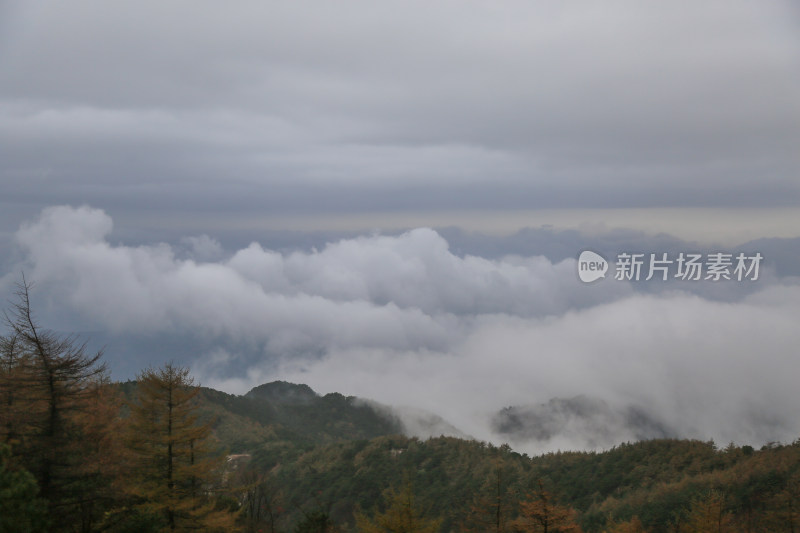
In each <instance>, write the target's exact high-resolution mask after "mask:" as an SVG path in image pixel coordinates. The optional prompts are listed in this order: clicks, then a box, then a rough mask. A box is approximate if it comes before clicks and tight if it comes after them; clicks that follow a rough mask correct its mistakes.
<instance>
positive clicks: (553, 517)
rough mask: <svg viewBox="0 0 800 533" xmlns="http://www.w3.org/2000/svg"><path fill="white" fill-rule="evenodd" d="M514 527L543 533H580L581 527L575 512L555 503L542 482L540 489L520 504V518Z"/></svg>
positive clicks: (540, 482) (514, 523)
mask: <svg viewBox="0 0 800 533" xmlns="http://www.w3.org/2000/svg"><path fill="white" fill-rule="evenodd" d="M512 525H513V526H514V527H515V528H516V530H517V531H525V532H528V531H530V532H539V531H541V532H542V533H578V532H580V530H581V529H580V527H579V526H578V525H577V524H576V523H575V511H574V510H572V509H570V508H569V507H563V506H561V505H558V504H556V503H555V501H553V497H552V495H551V494H550V493H549V492H547V491H546V490H544V485H543V484H542V481H541V480H539V488H538V490H537V491H536V492H534V493H532V494H529V495H528V499H527V500H525V501H523V502H521V503H520V512H519V517H518V518H517V519H516V520H514V522H513V523H512Z"/></svg>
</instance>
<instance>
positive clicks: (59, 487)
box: [0, 276, 116, 532]
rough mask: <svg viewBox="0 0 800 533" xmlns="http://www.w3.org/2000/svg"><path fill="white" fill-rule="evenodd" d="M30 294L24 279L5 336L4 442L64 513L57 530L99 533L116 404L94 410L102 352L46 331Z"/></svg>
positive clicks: (0, 375) (0, 401)
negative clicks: (108, 443)
mask: <svg viewBox="0 0 800 533" xmlns="http://www.w3.org/2000/svg"><path fill="white" fill-rule="evenodd" d="M30 291H31V284H30V283H28V282H27V281H26V280H25V278H24V276H23V279H22V282H21V283H19V284H18V285H17V290H16V293H15V296H16V300H15V301H14V302H13V303H12V306H11V308H10V310H9V311H7V312H6V313H5V321H6V325H7V327H8V333H7V334H6V335H5V336H3V337H2V338H0V442H5V443H6V444H8V445H10V446H11V460H12V461H14V462H16V463H18V464H19V465H20V466H21V467H23V468H24V469H26V470H27V471H29V472H30V473H31V474H32V475H33V476H34V479H35V480H36V483H37V485H38V489H39V495H40V497H41V498H42V499H44V500H45V501H46V502H47V504H48V509H49V513H50V514H51V515H52V516H57V517H58V518H59V520H57V521H54V522H53V525H52V529H51V530H52V531H61V530H70V531H82V532H90V531H95V530H97V529H98V528H99V527H100V526H99V524H98V522H99V520H100V518H101V516H102V514H103V511H104V509H105V508H106V507H107V503H108V497H109V492H108V491H107V490H106V487H107V484H108V483H109V478H108V476H107V475H106V473H105V472H103V471H102V470H101V469H100V468H98V465H99V464H100V463H101V461H100V457H101V455H102V454H103V453H104V452H105V448H104V445H105V442H106V436H107V430H106V427H107V424H106V422H107V421H108V420H110V419H111V418H113V417H114V416H116V413H114V412H111V411H109V409H108V406H110V405H113V404H112V403H111V402H106V403H105V404H104V407H103V410H102V412H100V411H98V410H97V406H98V402H97V401H96V400H97V398H98V397H99V396H100V395H101V394H103V392H102V391H103V390H104V389H105V387H106V383H107V376H106V371H105V365H104V364H103V363H102V362H101V361H100V359H101V357H102V352H96V353H89V352H88V350H87V348H86V343H85V342H84V343H81V342H78V340H77V339H76V338H75V337H73V336H65V335H59V334H57V333H54V332H52V331H50V330H46V329H44V328H42V327H41V326H40V325H39V323H38V322H37V320H36V318H35V316H34V313H33V310H32V307H31V300H30ZM98 417H99V418H98ZM89 443H91V444H89Z"/></svg>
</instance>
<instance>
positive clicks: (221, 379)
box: [16, 206, 800, 449]
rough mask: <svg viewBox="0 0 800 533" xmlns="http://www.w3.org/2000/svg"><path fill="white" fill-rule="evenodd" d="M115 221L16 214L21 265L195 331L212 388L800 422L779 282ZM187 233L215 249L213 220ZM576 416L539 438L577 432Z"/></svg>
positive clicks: (52, 283) (77, 298) (139, 325)
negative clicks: (730, 289) (289, 385)
mask: <svg viewBox="0 0 800 533" xmlns="http://www.w3.org/2000/svg"><path fill="white" fill-rule="evenodd" d="M111 230H112V221H111V219H110V217H108V216H107V215H106V214H105V213H104V212H102V211H100V210H97V209H91V208H88V207H81V208H77V209H76V208H71V207H66V206H62V207H53V208H48V209H46V210H45V211H43V212H42V214H41V216H40V217H39V218H38V219H37V220H35V221H33V222H31V223H27V224H24V225H23V226H22V227H21V228H20V230H19V231H18V232H17V235H16V240H17V243H18V245H19V246H20V248H21V250H22V253H23V254H24V257H25V261H24V264H23V265H20V266H21V267H24V268H25V269H26V273H27V275H28V277H29V278H30V279H33V280H34V281H35V282H36V283H37V284H38V289H37V290H39V291H41V292H43V293H45V294H46V295H47V298H48V301H50V302H51V305H52V306H53V308H55V309H60V310H61V312H62V314H64V315H74V314H78V315H79V316H81V317H83V320H85V321H87V322H88V324H89V325H91V327H92V328H93V329H103V328H107V329H112V330H114V331H117V332H123V333H152V332H160V333H162V334H163V333H169V334H173V333H174V334H175V335H192V336H194V337H199V338H203V339H206V340H207V342H208V345H209V348H208V350H205V352H206V354H207V355H206V356H205V357H203V358H200V359H199V360H198V361H197V368H198V369H200V372H201V375H200V376H199V377H200V379H201V381H203V383H204V384H207V385H210V386H215V385H216V386H220V387H225V388H227V389H228V390H231V391H234V392H245V390H246V389H247V388H249V387H251V386H254V385H258V384H260V383H262V382H265V381H269V380H272V379H277V378H280V379H288V380H293V381H297V382H303V383H308V384H309V385H311V386H312V387H314V388H315V389H317V390H320V391H322V392H330V391H339V392H343V393H346V394H355V395H359V396H363V397H366V398H373V399H375V400H377V401H380V402H384V403H388V404H395V405H409V406H411V407H413V408H422V409H426V410H428V411H431V412H435V413H437V414H440V415H442V416H443V417H444V418H445V419H446V420H447V421H449V422H451V423H453V424H455V426H456V427H458V428H459V429H461V430H462V431H464V432H465V433H467V434H470V435H473V436H476V437H479V438H495V439H496V438H498V437H497V436H496V435H493V434H492V433H491V429H490V427H489V424H488V421H489V416H490V415H491V413H492V412H493V411H496V410H497V409H500V408H501V407H504V406H508V405H529V404H538V403H542V402H546V401H547V400H549V399H550V398H553V397H561V398H570V397H573V396H577V395H581V394H585V395H588V396H590V397H595V398H600V399H601V400H603V401H605V402H607V403H608V404H609V405H610V406H611V408H613V409H625V408H627V407H629V406H636V407H637V408H640V409H643V410H644V411H645V412H646V413H648V414H649V415H651V416H653V417H655V418H656V419H657V420H658V421H659V422H661V423H663V424H664V425H665V426H666V427H669V428H670V429H671V430H673V431H675V432H677V433H678V434H680V435H682V436H690V437H697V438H715V439H717V440H718V441H720V442H727V441H729V440H737V441H740V442H741V441H744V442H752V443H759V442H765V441H767V440H792V438H793V437H795V436H796V435H797V433H798V432H800V415H798V414H797V410H796V405H797V402H798V400H800V397H798V392H797V387H796V384H795V378H794V376H796V375H797V373H798V371H800V368H798V363H797V362H796V358H795V357H794V353H795V351H796V346H797V344H798V342H799V341H800V334H798V332H797V328H796V324H795V320H793V317H796V316H798V314H800V287H798V286H797V285H796V284H795V285H792V284H791V282H790V280H783V281H781V280H776V281H771V282H770V283H772V285H764V286H763V289H762V290H760V291H759V292H756V293H754V294H750V295H749V296H747V297H744V298H741V299H739V300H738V301H736V302H734V303H730V302H714V301H708V300H705V299H703V298H701V297H698V296H693V295H689V294H683V293H668V294H662V295H659V296H648V295H641V294H636V293H634V292H633V290H632V286H631V285H630V284H627V283H623V282H615V281H605V282H599V283H598V284H592V285H584V284H582V283H580V281H578V279H577V275H576V273H575V262H574V260H571V259H570V260H565V261H562V262H560V263H556V264H553V263H551V262H550V261H549V260H547V259H544V258H542V257H516V256H509V257H504V258H501V259H496V260H488V259H484V258H481V257H475V256H464V257H459V256H456V255H454V254H452V253H451V252H450V251H449V249H448V245H447V242H446V241H445V240H444V239H443V238H442V237H441V236H440V235H439V234H438V233H436V232H435V231H432V230H430V229H424V228H423V229H416V230H413V231H409V232H407V233H404V234H402V235H399V236H395V237H389V236H381V235H372V236H365V237H359V238H354V239H345V240H341V241H338V242H334V243H330V244H328V245H327V246H325V247H324V248H323V249H321V250H319V251H316V250H314V251H311V252H293V253H279V252H276V251H272V250H267V249H264V248H263V247H261V246H260V245H259V244H257V243H253V244H251V245H250V246H249V247H247V248H244V249H241V250H239V251H237V252H235V253H234V254H232V255H230V256H229V257H228V258H227V259H218V260H216V261H213V262H199V261H195V260H190V259H181V258H179V257H178V256H177V255H176V253H175V252H174V250H173V249H172V248H171V247H170V246H168V245H166V244H157V245H151V246H137V247H132V246H126V245H123V244H117V245H113V244H111V243H109V242H108V235H109V233H110V232H111ZM187 242H188V243H193V244H194V245H195V248H196V250H200V251H203V250H206V251H208V250H210V251H212V252H214V253H218V252H219V247H218V245H217V244H216V243H214V241H213V240H211V239H210V238H208V237H205V238H200V239H193V240H192V239H190V240H189V241H187ZM92 328H90V329H92ZM226 345H231V346H233V347H232V348H231V349H227V348H226ZM241 346H249V348H247V349H246V350H245V351H248V352H249V353H248V354H245V353H239V352H238V351H237V350H238V347H241ZM254 353H255V355H253V354H254ZM276 369H277V370H276ZM609 420H612V421H613V420H615V418H614V417H613V416H611V417H610V418H609ZM581 427H582V426H579V427H578V429H577V430H575V429H572V430H571V431H573V434H572V435H557V436H556V437H554V439H553V440H550V441H546V442H540V443H536V444H533V445H530V446H532V448H531V449H542V448H545V449H550V448H552V447H554V446H565V445H567V444H570V445H571V446H574V447H584V446H587V445H589V444H590V443H591V442H592V441H591V439H590V438H589V437H588V436H587V437H586V439H584V440H581V439H582V437H581V435H580V434H579V433H580V430H581ZM626 431H627V429H626V428H624V427H623V426H620V427H618V428H615V429H614V431H612V432H611V434H612V435H613V436H614V437H619V438H620V439H624V438H629V437H630V434H629V433H627V432H626ZM576 432H577V433H576Z"/></svg>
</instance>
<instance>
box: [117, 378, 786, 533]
mask: <svg viewBox="0 0 800 533" xmlns="http://www.w3.org/2000/svg"><path fill="white" fill-rule="evenodd" d="M127 387H130V384H129V385H127ZM200 398H201V405H202V410H201V412H202V413H203V416H204V417H208V419H212V420H214V435H215V436H216V438H217V439H218V440H219V442H220V444H221V445H222V446H224V447H225V448H226V449H227V450H228V452H229V453H236V454H246V455H245V457H249V460H245V462H244V463H242V464H238V465H237V466H236V467H235V468H237V469H238V472H236V475H237V476H238V477H234V478H232V479H240V478H242V476H244V477H246V478H248V479H257V480H258V482H259V484H260V485H259V486H260V487H261V491H262V492H261V493H260V494H261V496H260V497H261V498H262V499H264V501H265V502H266V503H267V504H268V507H269V508H270V509H272V511H271V512H272V515H271V517H272V518H271V520H272V523H273V525H274V527H275V528H276V530H280V531H290V530H292V528H293V527H294V525H296V524H298V523H300V522H302V521H303V520H305V519H306V518H307V517H308V516H311V515H314V516H317V515H325V516H328V517H330V519H332V520H333V522H334V523H335V524H338V525H339V527H341V528H343V530H349V528H350V527H351V526H352V525H353V523H354V515H355V513H356V512H357V510H358V509H361V510H363V511H364V512H366V513H375V512H378V511H379V510H381V509H385V508H386V505H387V502H386V500H385V491H386V490H387V489H390V488H397V487H400V486H402V485H403V483H404V482H409V483H411V484H412V485H413V487H414V493H415V496H416V498H417V502H418V503H419V506H420V510H421V512H423V513H424V514H425V515H426V516H430V517H435V518H438V519H440V520H441V531H466V530H472V531H481V530H482V528H485V527H488V526H486V523H487V522H486V520H487V519H488V518H487V517H489V515H492V513H494V516H499V515H498V506H500V507H499V508H500V509H501V510H502V513H501V514H502V515H503V521H504V523H510V522H511V521H512V520H513V519H515V518H517V515H518V513H519V504H520V502H521V501H524V500H526V499H530V498H532V497H535V495H536V494H537V493H538V492H540V491H541V490H545V491H546V492H547V493H548V494H549V495H551V496H552V498H554V501H555V502H557V503H558V505H560V506H563V507H564V508H569V509H572V511H574V512H575V520H576V522H577V523H579V524H580V526H581V527H582V528H583V530H585V531H613V530H614V529H613V527H612V526H613V524H626V523H627V522H629V521H631V520H633V522H631V523H633V524H636V523H638V522H637V521H641V524H642V526H643V528H644V529H643V530H646V531H655V532H661V531H664V532H666V531H690V530H692V529H691V528H692V527H694V526H690V525H688V524H691V523H694V522H693V521H694V520H698V514H702V512H701V511H702V509H706V510H708V509H709V508H713V509H714V510H713V512H716V513H717V515H718V517H723V518H724V520H725V521H726V523H730V524H731V525H730V528H729V529H724V530H729V531H740V530H741V531H790V530H791V528H792V527H797V525H798V521H797V509H798V501H799V500H798V498H799V497H800V442H796V443H794V444H791V445H770V446H766V447H764V448H763V449H761V450H754V449H752V448H750V447H748V446H745V447H737V446H734V445H730V446H727V447H726V448H724V449H718V448H717V447H716V446H715V445H714V443H712V442H699V441H690V440H678V439H653V440H643V441H640V442H635V443H626V444H621V445H619V446H616V447H614V448H612V449H610V450H608V451H605V452H597V453H596V452H559V453H550V454H546V455H542V456H537V457H528V456H527V455H525V454H519V453H516V452H514V451H513V450H512V449H511V448H510V447H508V446H506V445H504V446H500V447H498V446H494V445H491V444H487V443H484V442H477V441H474V440H467V439H459V438H452V437H439V438H431V439H427V440H421V439H417V438H413V437H408V436H403V435H401V433H402V431H403V426H402V424H401V423H400V422H399V420H398V419H396V418H393V417H392V416H391V415H388V414H387V412H386V410H385V409H375V408H373V407H371V406H370V404H369V403H366V402H364V401H361V400H358V399H356V398H353V397H346V396H343V395H341V394H327V395H324V396H320V395H318V394H316V393H315V392H314V391H313V390H311V389H310V388H309V387H307V386H305V385H295V384H289V383H285V382H274V383H269V384H265V385H261V386H259V387H256V388H254V389H253V390H251V391H250V392H248V393H247V394H245V395H243V396H236V395H230V394H226V393H222V392H219V391H215V390H213V389H208V388H203V389H202V392H201V395H200ZM569 407H570V408H573V407H574V406H569ZM507 414H516V412H515V411H513V410H512V411H510V412H509V413H507ZM600 414H601V415H602V414H603V413H602V412H601V413H600ZM528 416H529V420H527V421H526V425H527V426H530V423H531V420H530V418H531V417H530V414H528ZM583 416H585V417H586V418H587V419H591V411H590V412H588V413H583ZM601 418H602V417H601ZM545 429H546V428H545ZM492 502H495V503H492ZM498 502H499V503H498ZM708 512H712V511H708ZM315 513H316V514H315ZM481 524H484V525H483V526H482V525H481ZM628 525H630V523H627V525H620V526H619V527H627V526H628ZM637 527H638V526H637ZM622 530H623V529H620V531H622Z"/></svg>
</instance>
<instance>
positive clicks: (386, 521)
mask: <svg viewBox="0 0 800 533" xmlns="http://www.w3.org/2000/svg"><path fill="white" fill-rule="evenodd" d="M384 499H385V500H386V502H387V505H388V507H387V509H386V511H385V512H383V513H380V512H379V513H377V514H376V515H375V517H374V518H372V519H370V518H369V517H367V516H365V515H364V514H362V513H357V514H356V530H357V531H359V532H361V533H435V532H437V531H439V528H440V524H441V521H440V520H431V519H428V518H424V517H423V516H422V511H421V510H420V508H419V506H418V505H417V501H416V497H415V495H414V487H413V485H412V483H411V480H410V479H406V480H405V481H404V483H403V488H402V489H401V490H399V491H398V490H395V489H389V490H388V491H387V492H386V493H385V494H384Z"/></svg>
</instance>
